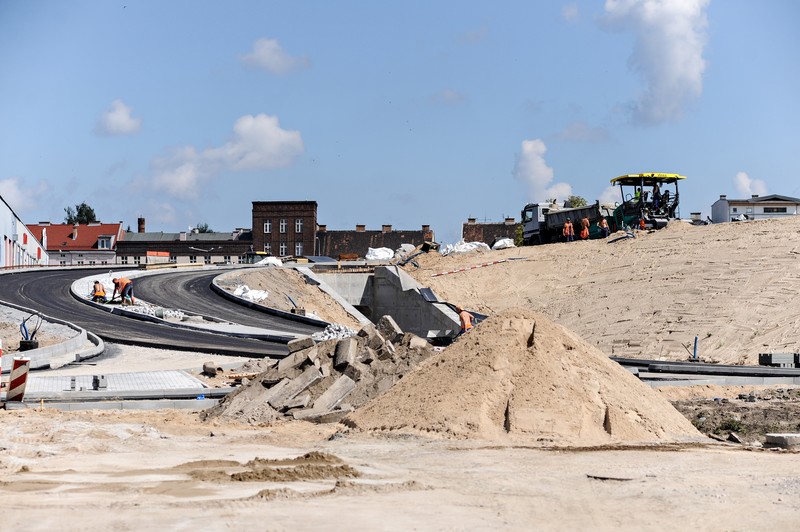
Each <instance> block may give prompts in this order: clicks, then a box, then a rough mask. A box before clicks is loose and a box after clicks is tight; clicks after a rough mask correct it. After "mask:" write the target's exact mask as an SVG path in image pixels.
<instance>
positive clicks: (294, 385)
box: [267, 366, 322, 409]
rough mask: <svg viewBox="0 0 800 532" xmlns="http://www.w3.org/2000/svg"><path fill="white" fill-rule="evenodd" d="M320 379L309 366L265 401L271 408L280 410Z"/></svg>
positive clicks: (317, 372) (316, 372) (314, 368)
mask: <svg viewBox="0 0 800 532" xmlns="http://www.w3.org/2000/svg"><path fill="white" fill-rule="evenodd" d="M321 378H322V374H321V373H320V372H319V370H318V369H317V368H316V367H314V366H309V367H308V369H306V370H305V371H304V372H303V373H301V374H300V376H298V377H296V378H294V379H292V380H291V381H290V382H289V384H287V385H286V386H284V387H283V388H282V389H281V390H280V391H279V392H278V393H276V394H275V395H274V396H272V398H271V399H270V400H269V401H267V402H268V403H269V405H270V406H271V407H272V408H276V409H281V408H283V407H285V406H286V404H287V403H288V402H289V401H291V400H292V399H294V398H295V397H297V395H298V394H300V393H301V392H303V391H304V390H305V389H306V388H308V387H309V386H311V385H312V384H314V383H315V382H317V381H318V380H320V379H321Z"/></svg>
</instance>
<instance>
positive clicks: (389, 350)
mask: <svg viewBox="0 0 800 532" xmlns="http://www.w3.org/2000/svg"><path fill="white" fill-rule="evenodd" d="M394 354H395V349H394V345H392V343H391V342H385V343H383V344H381V345H380V346H379V347H378V358H379V359H380V360H386V359H389V358H392V357H394Z"/></svg>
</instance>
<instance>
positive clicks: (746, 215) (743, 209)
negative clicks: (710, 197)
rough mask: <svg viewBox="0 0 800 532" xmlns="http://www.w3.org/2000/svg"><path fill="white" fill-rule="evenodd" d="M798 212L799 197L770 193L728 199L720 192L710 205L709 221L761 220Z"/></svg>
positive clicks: (792, 214) (799, 210)
mask: <svg viewBox="0 0 800 532" xmlns="http://www.w3.org/2000/svg"><path fill="white" fill-rule="evenodd" d="M799 212H800V198H793V197H791V196H781V195H779V194H770V195H769V196H758V195H753V196H752V197H750V198H748V199H728V197H727V196H725V195H724V194H721V195H720V197H719V199H718V200H717V201H715V202H714V204H713V205H711V221H712V222H714V223H715V224H717V223H722V222H731V221H734V220H763V219H766V218H782V217H784V216H794V215H796V214H798V213H799Z"/></svg>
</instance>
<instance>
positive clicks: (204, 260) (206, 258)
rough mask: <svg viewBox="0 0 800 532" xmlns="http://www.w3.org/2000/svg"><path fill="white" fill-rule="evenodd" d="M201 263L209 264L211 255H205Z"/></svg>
mask: <svg viewBox="0 0 800 532" xmlns="http://www.w3.org/2000/svg"><path fill="white" fill-rule="evenodd" d="M203 262H204V263H205V264H211V255H206V256H205V257H203Z"/></svg>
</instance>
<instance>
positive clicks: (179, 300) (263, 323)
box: [133, 270, 323, 334]
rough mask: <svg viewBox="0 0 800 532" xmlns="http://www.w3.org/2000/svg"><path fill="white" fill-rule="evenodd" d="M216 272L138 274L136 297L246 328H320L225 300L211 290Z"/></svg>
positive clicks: (311, 330)
mask: <svg viewBox="0 0 800 532" xmlns="http://www.w3.org/2000/svg"><path fill="white" fill-rule="evenodd" d="M219 274H220V272H218V271H210V272H209V271H208V270H203V271H181V272H169V273H159V274H158V275H149V276H146V277H139V278H137V279H135V281H134V290H133V293H134V294H135V295H136V297H137V298H140V299H143V300H144V301H147V302H148V303H153V304H155V305H159V306H162V307H166V308H174V309H180V310H183V311H185V312H191V313H193V314H202V315H203V316H214V317H216V318H221V319H223V320H225V321H230V322H232V323H239V324H241V325H247V326H249V327H260V328H263V329H274V330H278V331H284V332H291V333H297V334H313V333H315V332H317V331H321V330H322V329H323V327H318V326H314V325H308V324H304V323H299V322H297V321H293V320H288V319H284V318H280V317H278V316H273V315H271V314H267V313H265V312H260V311H258V310H256V309H253V308H249V307H247V306H244V305H240V304H238V303H236V302H234V301H231V300H229V299H226V298H224V297H222V296H220V295H219V294H217V293H216V292H214V291H213V290H212V289H211V280H212V279H213V278H214V277H216V276H217V275H219Z"/></svg>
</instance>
